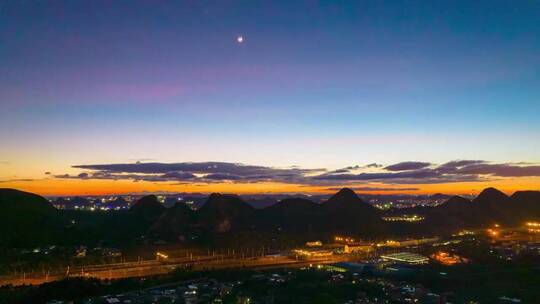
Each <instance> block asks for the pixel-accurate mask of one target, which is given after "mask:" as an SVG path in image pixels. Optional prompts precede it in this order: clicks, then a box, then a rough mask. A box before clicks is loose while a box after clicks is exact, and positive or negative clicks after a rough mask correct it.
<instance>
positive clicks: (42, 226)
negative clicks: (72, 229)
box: [0, 188, 65, 246]
mask: <svg viewBox="0 0 540 304" xmlns="http://www.w3.org/2000/svg"><path fill="white" fill-rule="evenodd" d="M64 227H65V223H64V221H63V219H62V217H61V215H60V213H59V211H58V210H56V209H55V208H54V207H53V206H52V205H51V204H50V203H49V202H48V201H47V200H46V199H45V198H43V197H41V196H39V195H36V194H32V193H28V192H23V191H19V190H15V189H5V188H4V189H0V244H6V245H11V246H25V245H34V244H47V243H51V242H54V241H56V239H57V238H58V236H59V235H60V234H61V232H62V230H63V228H64Z"/></svg>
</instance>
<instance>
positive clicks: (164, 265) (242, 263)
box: [0, 255, 350, 286]
mask: <svg viewBox="0 0 540 304" xmlns="http://www.w3.org/2000/svg"><path fill="white" fill-rule="evenodd" d="M349 259H350V256H346V255H334V256H332V257H327V258H320V259H310V260H297V259H294V258H292V257H289V256H262V257H251V258H241V257H238V256H235V255H212V256H194V257H189V258H186V257H182V258H173V257H170V258H161V259H159V260H157V259H156V260H147V261H138V262H125V263H114V264H103V265H90V266H84V267H72V268H70V267H68V268H66V269H65V270H63V271H57V272H55V273H39V274H25V273H22V274H18V275H16V276H14V275H13V276H4V277H0V286H3V285H13V286H18V285H24V284H28V285H39V284H43V283H46V282H52V281H56V280H61V279H64V278H66V277H87V278H98V279H103V280H105V279H121V278H129V277H145V276H152V275H160V274H165V273H168V272H171V271H173V270H175V269H178V268H180V269H181V268H186V267H190V268H191V269H193V270H210V269H226V268H241V267H247V268H254V269H271V268H283V267H304V266H308V265H309V264H329V263H336V262H341V261H346V260H349Z"/></svg>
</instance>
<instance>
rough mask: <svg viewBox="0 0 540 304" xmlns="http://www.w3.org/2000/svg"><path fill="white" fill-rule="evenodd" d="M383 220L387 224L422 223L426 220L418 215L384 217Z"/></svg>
mask: <svg viewBox="0 0 540 304" xmlns="http://www.w3.org/2000/svg"><path fill="white" fill-rule="evenodd" d="M382 219H383V220H385V221H387V222H420V221H423V220H424V217H423V216H420V215H416V214H402V215H396V216H383V218H382Z"/></svg>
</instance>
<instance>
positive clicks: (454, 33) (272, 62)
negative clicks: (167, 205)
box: [0, 1, 540, 194]
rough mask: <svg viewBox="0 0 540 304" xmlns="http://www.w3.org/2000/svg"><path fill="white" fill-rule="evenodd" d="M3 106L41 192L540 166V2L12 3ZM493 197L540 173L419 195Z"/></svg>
mask: <svg viewBox="0 0 540 304" xmlns="http://www.w3.org/2000/svg"><path fill="white" fill-rule="evenodd" d="M238 36H243V37H244V42H243V43H241V44H239V43H238V42H237V37H238ZM0 106H1V110H0V143H1V147H0V187H16V188H20V189H25V190H30V191H36V192H38V193H41V194H64V193H66V194H67V193H122V192H137V191H157V190H169V191H200V192H204V191H227V192H239V193H240V192H243V193H245V192H294V191H297V192H301V191H308V192H321V191H323V192H324V191H327V190H325V189H327V186H326V185H324V186H321V185H313V184H309V185H305V184H295V183H282V182H276V181H265V182H257V183H250V182H245V183H243V182H231V181H223V182H220V183H218V182H215V183H202V184H201V183H200V182H199V183H197V184H196V183H190V182H187V183H183V184H178V183H174V184H171V183H170V181H169V182H149V181H138V182H133V181H132V180H116V181H113V180H96V179H65V178H58V177H54V176H55V175H61V174H65V173H68V174H75V175H76V174H78V173H80V172H81V170H80V169H77V168H72V166H74V165H85V164H116V163H130V162H132V163H135V162H137V161H141V162H162V163H175V162H208V161H221V162H230V163H243V164H252V165H260V166H267V167H279V168H288V167H290V166H299V167H301V168H326V169H328V170H334V169H339V168H344V167H347V166H354V165H366V164H369V163H379V164H383V165H391V164H395V163H399V162H403V161H424V162H429V163H432V164H443V163H446V162H448V161H452V160H485V161H487V162H490V163H496V164H508V163H522V162H527V164H526V165H535V164H538V163H540V154H539V151H540V119H539V113H540V2H539V1H474V2H471V1H3V2H1V3H0ZM45 172H50V174H45ZM539 175H540V174H539ZM344 184H346V185H349V186H355V185H366V184H367V185H371V186H373V187H374V188H375V186H376V187H377V188H379V187H392V188H396V186H395V183H393V182H381V181H364V182H362V183H359V182H354V183H350V182H347V183H344ZM492 184H493V185H497V186H499V187H500V188H502V189H503V190H506V191H513V190H516V189H523V188H526V189H539V188H540V176H537V175H532V176H525V177H524V176H520V177H512V178H510V177H497V178H492V179H490V180H489V181H485V180H483V181H467V182H465V181H463V182H460V183H443V182H441V183H436V184H422V183H416V184H415V185H414V187H415V188H418V190H415V191H410V190H408V191H402V192H410V193H422V192H439V191H444V192H454V193H467V192H476V191H478V190H480V189H481V188H482V187H483V186H486V185H492ZM402 186H404V187H407V188H409V187H408V186H406V185H403V184H400V187H402ZM200 189H202V190H200ZM306 189H308V190H306ZM398 192H399V191H398Z"/></svg>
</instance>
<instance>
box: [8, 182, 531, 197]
mask: <svg viewBox="0 0 540 304" xmlns="http://www.w3.org/2000/svg"><path fill="white" fill-rule="evenodd" d="M0 187H1V188H15V189H19V190H23V191H28V192H33V193H37V194H40V195H50V196H54V195H107V194H127V193H141V192H161V191H163V192H201V193H211V192H222V193H238V194H255V193H314V194H315V193H318V194H331V193H335V192H337V190H332V189H331V188H340V187H350V188H353V189H354V188H355V187H359V188H361V187H373V188H384V187H390V188H393V189H396V188H418V189H419V190H390V191H384V190H377V191H362V190H361V189H357V190H356V192H357V193H363V194H367V193H369V194H433V193H445V194H461V195H464V194H473V195H474V194H478V193H479V192H481V191H482V190H483V189H485V188H487V187H495V188H497V189H499V190H501V191H503V192H505V193H507V194H509V195H510V194H512V193H513V192H515V191H519V190H538V189H540V178H519V179H518V178H516V179H507V180H497V181H492V182H462V183H446V184H415V185H399V186H396V185H385V184H380V183H372V184H369V185H365V184H363V185H355V184H348V185H342V186H339V187H336V186H312V185H299V184H286V183H276V182H261V183H231V182H224V183H210V184H173V183H165V182H161V183H159V182H147V181H138V182H134V181H131V180H116V181H113V180H98V179H89V180H77V179H55V178H50V179H41V180H30V181H6V182H3V183H0Z"/></svg>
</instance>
